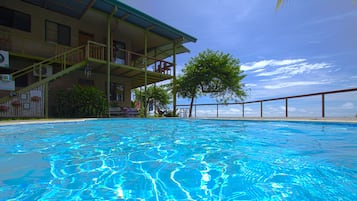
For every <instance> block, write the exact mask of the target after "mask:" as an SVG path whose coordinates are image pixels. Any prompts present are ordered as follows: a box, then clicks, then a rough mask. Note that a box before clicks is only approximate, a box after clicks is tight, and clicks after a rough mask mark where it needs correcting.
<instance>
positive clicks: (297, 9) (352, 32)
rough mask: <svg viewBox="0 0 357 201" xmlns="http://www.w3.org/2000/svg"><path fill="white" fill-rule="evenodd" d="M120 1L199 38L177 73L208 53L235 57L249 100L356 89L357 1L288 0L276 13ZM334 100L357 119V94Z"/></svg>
mask: <svg viewBox="0 0 357 201" xmlns="http://www.w3.org/2000/svg"><path fill="white" fill-rule="evenodd" d="M123 2H124V3H126V4H128V5H130V6H132V7H134V8H136V9H138V10H140V11H142V12H144V13H146V14H148V15H151V16H153V17H154V18H156V19H158V20H160V21H162V22H165V23H167V24H169V25H171V26H173V27H175V28H177V29H179V30H181V31H183V32H185V33H188V34H190V35H192V36H194V37H196V38H197V39H198V41H197V42H196V43H191V44H187V45H186V46H187V47H188V48H189V49H190V50H191V52H190V53H188V54H182V55H180V56H178V62H177V66H178V68H179V69H181V68H183V66H184V65H185V63H187V62H188V60H189V59H190V58H191V57H193V56H196V55H197V54H198V53H199V52H201V51H203V50H205V49H212V50H219V51H223V52H226V53H230V54H231V55H232V56H234V57H236V58H238V59H239V60H240V64H241V68H242V70H244V72H245V74H246V75H247V76H246V78H245V79H244V80H243V82H244V84H245V85H246V89H247V91H248V94H249V96H248V97H247V99H246V100H258V99H266V98H273V97H282V96H291V95H298V94H305V93H314V92H320V91H329V90H338V89H345V88H355V87H357V1H356V0H305V1H302V0H286V1H285V2H284V4H283V5H282V7H281V8H280V9H279V10H278V11H276V10H275V4H276V0H249V1H246V0H195V1H192V0H181V1H167V0H123ZM337 96H338V95H336V97H337ZM339 97H340V98H339V99H338V103H337V102H336V104H339V105H333V106H334V107H336V108H343V107H345V108H346V112H350V113H351V114H353V113H354V114H356V113H357V95H356V93H349V94H346V95H345V96H339ZM346 97H347V98H346ZM330 99H331V101H332V100H335V99H336V101H337V98H335V96H331V98H330ZM341 99H343V100H341ZM317 101H318V100H317ZM214 102H216V101H215V99H210V98H209V97H201V98H199V99H198V100H196V103H214ZM178 103H179V104H185V103H189V100H185V99H179V102H178ZM318 107H319V106H318ZM331 107H332V106H331ZM252 108H253V106H252V107H251V108H249V107H248V108H246V109H252ZM271 108H280V111H279V112H282V110H283V108H281V106H278V107H273V106H272V107H271ZM304 109H305V110H302V109H301V110H300V112H302V113H303V112H304V111H305V112H306V111H308V110H307V109H306V108H304ZM206 110H207V109H206ZM230 110H231V109H230ZM233 110H239V108H237V109H233ZM294 110H295V111H297V110H298V109H297V108H294V107H291V108H289V111H291V112H293V111H294ZM347 110H348V111H347ZM222 112H223V109H222ZM272 112H273V113H279V112H278V111H273V110H272Z"/></svg>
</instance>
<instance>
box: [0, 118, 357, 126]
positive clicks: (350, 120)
mask: <svg viewBox="0 0 357 201" xmlns="http://www.w3.org/2000/svg"><path fill="white" fill-rule="evenodd" d="M95 119H96V118H89V119H88V118H83V119H35V120H33V119H32V120H2V121H0V126H6V125H24V124H38V123H62V122H80V121H88V120H95ZM192 119H196V118H192ZM197 119H216V120H240V121H296V122H329V123H353V124H357V118H258V117H256V118H222V117H220V118H197Z"/></svg>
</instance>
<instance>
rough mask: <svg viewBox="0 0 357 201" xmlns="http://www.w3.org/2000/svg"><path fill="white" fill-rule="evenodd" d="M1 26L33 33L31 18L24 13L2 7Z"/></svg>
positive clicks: (0, 9)
mask: <svg viewBox="0 0 357 201" xmlns="http://www.w3.org/2000/svg"><path fill="white" fill-rule="evenodd" d="M0 25H3V26H7V27H12V28H15V29H19V30H21V31H27V32H31V16H30V15H28V14H26V13H23V12H19V11H16V10H11V9H8V8H4V7H0Z"/></svg>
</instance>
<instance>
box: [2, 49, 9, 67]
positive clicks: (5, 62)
mask: <svg viewBox="0 0 357 201" xmlns="http://www.w3.org/2000/svg"><path fill="white" fill-rule="evenodd" d="M0 67H5V68H8V67H9V52H8V51H4V50H0Z"/></svg>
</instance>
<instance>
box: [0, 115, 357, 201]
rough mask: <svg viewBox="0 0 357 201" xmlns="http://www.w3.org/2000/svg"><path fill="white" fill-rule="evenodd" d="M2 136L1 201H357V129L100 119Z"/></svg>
mask: <svg viewBox="0 0 357 201" xmlns="http://www.w3.org/2000/svg"><path fill="white" fill-rule="evenodd" d="M0 129H1V130H0V163H1V164H2V165H1V167H0V200H7V199H13V200H357V193H356V192H357V177H356V175H357V125H355V124H331V123H326V124H322V123H316V124H314V123H304V122H301V123H294V122H258V121H251V122H245V121H215V120H182V119H104V120H90V121H85V122H78V123H47V124H36V125H26V126H21V127H17V126H3V127H0Z"/></svg>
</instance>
